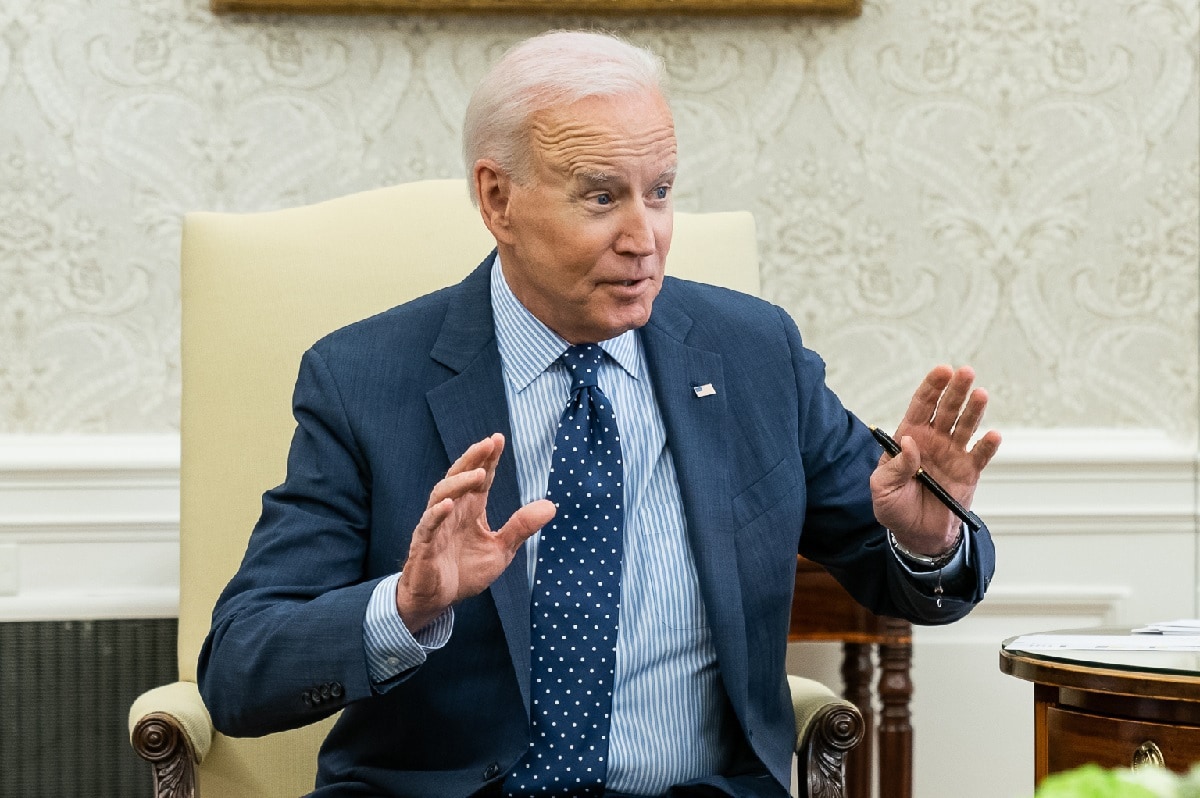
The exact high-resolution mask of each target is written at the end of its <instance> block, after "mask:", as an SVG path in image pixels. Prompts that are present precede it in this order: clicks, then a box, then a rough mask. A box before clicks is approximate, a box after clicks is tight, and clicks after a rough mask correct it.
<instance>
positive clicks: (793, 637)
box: [788, 557, 913, 798]
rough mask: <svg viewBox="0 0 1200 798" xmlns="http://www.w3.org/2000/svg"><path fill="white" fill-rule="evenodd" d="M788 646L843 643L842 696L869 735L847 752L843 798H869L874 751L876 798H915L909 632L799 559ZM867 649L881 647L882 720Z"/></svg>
mask: <svg viewBox="0 0 1200 798" xmlns="http://www.w3.org/2000/svg"><path fill="white" fill-rule="evenodd" d="M788 640H790V641H812V640H817V641H833V642H840V643H842V650H843V659H842V680H843V682H844V688H845V692H844V693H843V695H845V697H846V698H847V699H848V700H849V701H850V702H851V703H853V704H854V705H855V706H856V707H858V709H859V711H860V712H862V715H863V720H865V721H866V724H867V734H866V736H865V737H864V738H863V741H862V743H860V744H859V745H858V747H857V748H855V749H854V750H853V751H851V752H850V755H849V758H848V760H847V766H846V791H847V795H848V798H870V796H871V760H872V750H873V747H874V744H875V742H876V741H875V740H874V739H873V738H875V737H876V736H877V738H878V746H879V795H880V798H912V735H913V732H912V713H911V711H910V710H909V702H910V700H911V699H912V690H913V688H912V678H911V668H912V624H910V623H908V621H902V620H898V619H896V618H884V617H882V616H879V615H875V614H874V613H872V612H870V611H869V610H867V609H866V608H865V607H863V606H862V605H861V604H859V603H858V602H857V601H855V600H854V599H853V598H851V596H850V594H849V593H847V592H846V591H845V589H844V588H843V587H842V586H841V585H840V584H838V582H837V580H836V579H834V578H833V577H832V576H830V574H829V572H828V571H826V570H825V569H824V568H822V567H821V566H820V565H817V564H816V563H814V562H810V561H809V560H806V559H804V558H803V557H797V558H796V592H795V594H794V596H793V599H792V621H791V629H790V630H789V632H788ZM871 646H877V647H878V653H879V681H878V688H877V689H878V695H879V703H880V718H879V722H878V729H877V731H876V722H875V712H874V709H873V701H872V698H871V676H872V675H873V671H874V665H873V664H872V661H871Z"/></svg>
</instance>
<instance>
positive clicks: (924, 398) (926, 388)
mask: <svg viewBox="0 0 1200 798" xmlns="http://www.w3.org/2000/svg"><path fill="white" fill-rule="evenodd" d="M974 382H975V370H974V369H972V368H971V367H970V366H961V367H960V368H958V369H952V368H950V367H949V366H945V365H941V366H936V367H934V368H933V369H932V370H931V371H930V372H929V373H928V374H927V375H925V379H924V380H923V381H922V382H921V384H920V385H919V386H918V387H917V390H916V392H915V393H914V394H913V398H912V401H911V402H909V405H908V410H907V411H906V412H905V414H904V421H903V423H902V426H903V425H911V426H913V427H924V426H929V427H932V428H933V429H934V430H936V431H937V432H940V433H942V434H943V435H947V436H949V437H950V438H951V439H952V440H953V441H954V442H955V443H956V444H958V445H959V446H961V447H963V448H966V446H967V444H968V443H970V441H971V438H972V437H973V436H974V435H975V433H976V431H978V429H979V425H980V423H981V422H982V421H983V413H984V410H985V409H986V408H987V402H988V395H987V391H985V390H984V389H982V388H975V389H974V390H972V388H971V386H972V384H973V383H974ZM997 445H998V444H997Z"/></svg>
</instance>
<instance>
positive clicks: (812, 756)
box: [796, 705, 866, 798]
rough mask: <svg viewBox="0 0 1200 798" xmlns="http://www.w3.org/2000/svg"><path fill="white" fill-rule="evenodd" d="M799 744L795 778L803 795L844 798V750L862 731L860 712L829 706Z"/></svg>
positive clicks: (842, 706) (855, 742) (856, 743)
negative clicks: (800, 744)
mask: <svg viewBox="0 0 1200 798" xmlns="http://www.w3.org/2000/svg"><path fill="white" fill-rule="evenodd" d="M810 728H811V731H810V732H809V735H808V737H807V738H806V739H805V741H804V744H803V745H802V746H801V748H800V752H799V754H798V758H797V762H796V767H797V769H798V771H799V772H798V773H797V774H796V775H797V779H798V782H799V785H800V789H802V790H805V789H807V792H804V793H802V795H803V796H804V797H805V798H846V754H847V753H849V752H850V751H851V750H852V749H853V748H854V746H856V745H858V744H859V743H860V742H861V741H862V739H863V736H864V734H865V731H866V726H865V724H864V723H863V717H862V714H861V713H860V712H859V711H858V710H857V709H856V708H855V707H852V706H846V705H839V706H832V707H830V708H829V709H827V710H825V711H824V712H823V713H821V714H820V715H818V716H817V717H816V719H815V720H814V721H813V723H812V726H811V727H810Z"/></svg>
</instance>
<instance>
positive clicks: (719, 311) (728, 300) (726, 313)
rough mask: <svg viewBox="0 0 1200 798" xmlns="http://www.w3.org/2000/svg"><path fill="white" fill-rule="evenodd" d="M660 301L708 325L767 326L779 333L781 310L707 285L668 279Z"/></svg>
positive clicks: (750, 297)
mask: <svg viewBox="0 0 1200 798" xmlns="http://www.w3.org/2000/svg"><path fill="white" fill-rule="evenodd" d="M662 297H663V298H665V299H667V300H668V301H669V302H675V303H677V304H678V306H679V307H680V308H681V309H682V310H684V311H685V312H687V313H688V314H689V315H691V316H692V317H693V318H695V319H703V320H705V321H706V322H707V323H719V324H732V325H740V326H746V325H749V326H750V327H759V326H764V325H765V326H766V327H770V328H774V329H776V330H778V328H779V324H780V318H781V316H784V315H786V314H784V312H783V310H782V309H781V308H779V307H778V306H776V305H773V304H772V303H770V302H768V301H766V300H765V299H762V298H760V297H756V296H752V295H751V294H745V293H742V292H741V291H735V290H733V289H732V288H723V287H721V286H718V285H710V284H708V283H698V282H694V281H692V280H683V279H680V278H678V277H667V278H666V279H664V280H663V291H662Z"/></svg>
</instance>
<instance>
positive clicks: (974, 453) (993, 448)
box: [971, 429, 1000, 471]
mask: <svg viewBox="0 0 1200 798" xmlns="http://www.w3.org/2000/svg"><path fill="white" fill-rule="evenodd" d="M999 449H1000V433H999V432H997V431H996V430H994V429H993V430H988V431H987V432H986V433H984V435H983V437H982V438H980V439H979V440H978V441H976V442H975V445H974V446H973V447H971V458H972V459H973V460H974V461H975V467H976V468H977V469H978V470H980V471H982V470H983V469H984V468H986V467H987V464H988V463H990V462H991V461H992V458H993V457H995V456H996V452H997V451H999Z"/></svg>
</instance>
